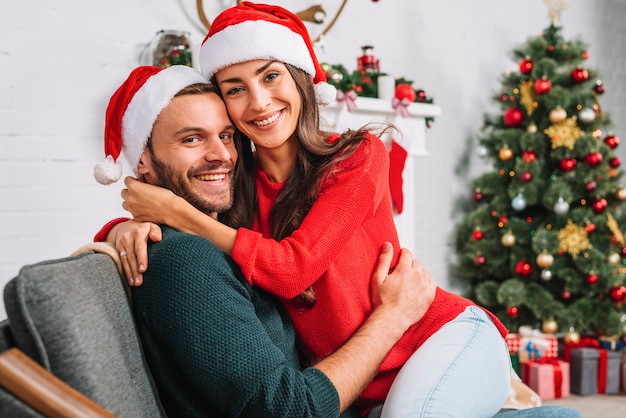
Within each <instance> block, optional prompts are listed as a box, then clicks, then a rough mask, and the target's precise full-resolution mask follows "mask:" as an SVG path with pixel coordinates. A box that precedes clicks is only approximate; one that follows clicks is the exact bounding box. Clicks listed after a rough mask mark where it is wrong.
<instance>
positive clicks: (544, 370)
mask: <svg viewBox="0 0 626 418" xmlns="http://www.w3.org/2000/svg"><path fill="white" fill-rule="evenodd" d="M520 369H522V370H523V371H524V372H523V375H524V376H523V377H522V379H523V381H524V383H526V384H527V385H528V386H529V387H530V388H531V389H532V390H534V391H535V392H537V394H538V395H539V397H540V398H541V399H542V400H549V399H556V398H565V397H568V396H569V395H570V364H569V363H568V362H566V361H563V360H560V359H557V358H552V357H544V358H541V359H539V360H530V361H527V362H526V363H524V365H520Z"/></svg>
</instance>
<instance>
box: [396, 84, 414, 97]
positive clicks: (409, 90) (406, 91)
mask: <svg viewBox="0 0 626 418" xmlns="http://www.w3.org/2000/svg"><path fill="white" fill-rule="evenodd" d="M416 97H417V94H416V93H415V90H413V87H411V86H410V85H409V84H406V83H400V84H398V85H397V86H396V99H398V100H404V99H407V100H408V101H409V102H414V101H415V98H416Z"/></svg>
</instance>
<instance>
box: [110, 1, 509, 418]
mask: <svg viewBox="0 0 626 418" xmlns="http://www.w3.org/2000/svg"><path fill="white" fill-rule="evenodd" d="M200 61H201V67H202V72H203V73H204V74H205V75H206V76H207V77H209V78H211V79H212V81H213V83H214V84H215V85H216V86H217V88H218V90H219V92H220V94H221V96H222V98H223V99H224V102H225V104H226V107H227V110H228V113H229V116H230V117H231V119H232V121H233V123H234V124H235V126H236V127H237V129H238V131H239V132H240V134H241V138H240V139H241V141H242V144H243V145H244V146H246V145H247V146H248V147H249V146H250V141H252V142H253V143H254V148H255V152H254V154H252V153H251V152H249V150H248V152H243V153H242V155H241V156H240V158H244V161H245V162H246V163H245V164H244V166H245V168H246V169H247V170H248V171H247V173H246V175H244V176H242V177H243V178H244V181H245V182H246V185H244V186H243V187H242V188H240V189H238V190H237V193H236V194H235V196H236V197H235V202H234V206H233V209H232V210H231V211H230V212H229V213H227V219H226V221H227V223H228V224H229V225H231V226H243V227H241V228H239V229H234V228H231V227H229V226H226V225H225V224H222V223H219V222H217V221H215V220H213V219H211V218H209V217H207V216H204V215H203V214H201V213H200V212H199V211H197V210H196V209H194V208H193V207H192V206H191V205H189V204H187V203H186V202H184V200H183V199H181V198H178V197H176V196H174V195H173V194H172V193H171V192H168V191H166V190H164V189H159V188H156V187H154V186H149V185H146V184H142V183H140V182H138V181H136V180H132V179H127V180H126V185H127V188H128V190H125V191H123V193H122V196H123V197H124V199H125V202H124V208H125V209H127V210H129V211H130V212H131V213H132V214H133V216H134V217H135V220H137V221H149V222H154V223H161V224H168V225H170V226H172V227H174V228H176V229H179V230H181V231H184V232H190V233H194V234H198V235H201V236H204V237H206V238H207V239H209V240H211V241H213V242H214V243H215V244H216V245H217V246H218V247H220V248H221V249H222V250H223V251H225V252H227V253H228V254H230V255H231V256H232V258H233V259H234V260H235V262H237V263H238V264H239V266H240V267H241V270H242V272H243V274H244V276H245V277H246V279H247V280H248V281H249V282H250V283H251V284H252V285H254V286H258V287H261V288H263V289H265V290H267V291H268V292H270V293H273V294H275V295H277V296H278V297H280V298H281V300H282V302H283V303H284V305H285V307H286V308H287V310H288V311H289V313H290V315H291V318H292V319H293V322H294V324H295V326H296V331H297V333H298V336H299V338H300V342H301V351H302V353H303V355H304V356H305V357H306V358H308V359H309V360H310V362H312V363H314V362H315V361H317V360H318V359H320V358H324V357H326V356H327V355H328V354H329V353H331V352H333V351H334V350H336V349H337V348H338V347H339V346H341V344H342V343H343V342H344V341H345V340H347V338H348V337H349V336H350V335H351V334H352V333H353V332H354V330H356V329H357V328H358V327H359V325H360V324H361V323H362V322H363V321H364V319H365V318H366V317H367V315H368V314H369V313H370V311H371V307H372V304H371V301H370V296H369V295H370V292H369V283H368V282H365V281H363V280H362V278H364V277H370V276H371V272H372V270H373V268H374V265H375V262H376V256H377V254H378V248H379V246H380V244H381V243H382V242H384V241H390V242H392V244H393V245H394V248H395V250H396V251H395V253H397V252H398V250H399V242H398V237H397V233H396V230H395V225H394V221H393V215H392V213H393V212H392V206H391V197H390V194H389V189H388V177H387V176H388V170H389V161H388V154H387V151H386V149H385V147H384V145H383V144H382V142H381V141H380V139H379V138H377V137H376V136H374V135H372V134H371V133H369V132H368V131H367V130H365V129H360V130H357V131H349V132H346V133H344V134H342V135H328V134H326V133H324V132H321V131H320V129H319V111H318V104H319V102H320V98H321V97H322V96H323V94H322V95H320V94H319V93H320V92H323V90H324V86H325V85H326V83H325V76H324V72H323V71H322V69H321V67H320V66H319V63H318V61H317V58H316V57H315V54H314V52H313V48H312V45H311V41H310V39H309V37H308V34H307V32H306V27H305V26H304V24H303V23H302V22H301V21H300V20H299V19H298V18H297V17H296V16H295V15H293V14H292V13H290V12H288V11H287V10H285V9H283V8H281V7H279V6H271V5H262V4H255V3H249V2H242V3H240V4H239V5H237V6H235V7H233V8H230V9H228V10H226V11H224V12H223V13H222V14H220V15H219V16H218V17H216V19H215V20H214V22H213V24H212V26H211V29H210V31H209V34H208V35H207V37H206V39H205V41H204V43H203V45H202V48H201V53H200ZM326 86H327V85H326ZM325 99H328V96H327V97H326V98H325ZM325 99H324V98H322V100H321V101H324V100H325ZM240 190H252V192H251V193H247V194H246V193H244V194H240V193H239V191H240ZM222 220H224V219H222ZM142 228H146V229H147V228H148V227H146V226H145V225H143V226H142ZM149 228H153V227H151V226H150V227H149ZM131 229H132V228H131ZM132 230H133V231H135V232H127V233H126V235H124V234H121V235H120V232H119V231H111V234H109V236H110V238H109V239H110V240H113V239H114V237H115V236H122V238H118V239H117V240H116V241H117V243H116V247H117V248H118V249H119V250H120V251H125V252H128V254H129V255H131V256H130V257H127V259H130V262H132V263H136V262H135V261H134V260H135V258H134V254H135V250H136V249H135V245H138V248H139V253H140V255H139V260H142V261H140V264H143V266H144V267H145V266H146V260H145V255H143V254H144V253H145V248H141V244H142V243H143V242H145V239H146V234H144V235H143V238H141V239H139V240H134V239H129V237H133V236H137V235H134V234H137V232H136V230H135V229H132ZM107 232H108V229H107V230H104V231H102V233H101V234H100V236H102V235H104V234H106V233H107ZM124 237H125V238H124ZM157 239H158V237H157ZM130 241H133V242H132V244H131V243H129V242H130ZM141 257H144V258H143V259H142V258H141ZM135 266H136V264H135ZM126 268H127V270H128V269H129V266H128V265H127V266H126ZM136 272H137V269H136V267H134V268H133V276H131V277H136V275H135V274H134V273H136ZM366 272H367V274H365V273H366ZM505 334H506V330H505V329H504V327H503V326H502V324H501V323H500V322H499V321H498V320H497V319H496V318H495V317H494V316H493V315H492V314H491V313H489V312H486V311H485V310H483V309H481V308H479V307H476V306H475V305H474V304H473V303H472V302H471V301H469V300H467V299H464V298H461V297H459V296H457V295H454V294H451V293H448V292H446V291H444V290H443V289H437V294H436V297H435V301H434V302H433V304H432V305H431V308H430V309H429V311H428V312H427V313H426V315H425V316H424V318H423V319H422V320H420V321H419V322H418V323H416V324H415V325H414V326H413V327H411V328H410V329H409V330H408V331H407V332H406V334H405V335H404V337H403V339H402V340H400V342H399V343H398V344H396V346H395V347H394V348H393V349H392V351H391V352H390V353H389V355H388V356H387V358H386V359H385V361H384V362H383V364H382V365H381V367H380V369H379V373H378V375H377V377H376V378H375V379H374V381H372V383H371V384H370V385H369V386H367V387H366V388H365V389H364V391H363V392H362V395H361V398H360V401H359V402H360V405H361V406H362V407H363V410H364V412H367V411H369V410H370V409H371V408H372V407H375V406H377V405H380V404H381V403H382V402H383V401H385V404H384V407H383V412H382V413H383V416H385V415H386V416H393V417H396V416H401V414H406V411H411V412H412V413H413V414H415V415H428V416H492V415H494V414H495V413H496V412H497V411H498V410H499V409H500V407H501V406H502V405H503V404H504V401H505V399H506V397H507V394H508V389H509V383H510V379H511V376H510V363H509V356H508V351H507V350H506V345H505V342H504V338H503V336H504V335H505ZM394 380H395V383H394ZM392 383H393V387H392ZM476 399H480V402H476ZM402 416H406V415H402Z"/></svg>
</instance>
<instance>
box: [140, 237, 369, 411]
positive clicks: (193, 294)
mask: <svg viewBox="0 0 626 418" xmlns="http://www.w3.org/2000/svg"><path fill="white" fill-rule="evenodd" d="M132 297H133V305H134V310H135V316H136V319H137V326H138V328H139V333H140V335H141V339H142V342H143V346H144V350H145V353H146V356H147V359H148V363H149V366H150V370H151V371H152V374H153V376H154V378H155V381H156V384H157V387H158V389H159V395H160V398H161V401H162V402H163V405H164V407H165V409H166V411H167V413H168V415H169V416H175V417H178V416H193V417H207V416H211V417H222V416H223V417H226V416H248V417H323V418H328V417H335V416H337V415H338V411H339V398H338V395H337V392H336V390H335V388H334V387H333V385H332V383H331V382H330V381H329V380H328V378H327V377H326V376H325V375H324V374H323V373H322V372H320V371H319V370H317V369H313V368H308V369H304V370H302V369H301V368H300V365H299V360H298V355H297V352H296V348H295V335H294V330H293V326H292V324H291V322H290V320H289V318H288V316H287V314H286V313H285V312H284V310H283V309H282V307H280V305H279V303H278V302H277V301H276V300H275V299H274V298H273V297H272V296H270V295H268V294H267V293H264V292H263V291H260V290H257V289H253V288H251V287H250V286H249V285H248V284H247V283H246V281H245V280H244V279H243V278H242V277H241V273H240V272H239V268H238V267H237V266H236V264H234V262H233V261H232V260H231V259H230V257H228V256H227V255H226V254H225V253H223V252H222V251H220V250H219V249H218V248H217V247H215V246H214V245H213V244H212V243H210V242H209V241H207V240H205V239H203V238H201V237H198V236H195V235H189V234H183V233H180V232H177V231H175V230H173V229H171V228H168V227H163V240H162V241H161V242H159V243H155V244H152V245H151V246H150V248H149V268H148V271H147V272H146V273H145V274H144V284H143V285H142V286H140V287H136V288H133V289H132ZM129 390H132V388H129ZM344 415H345V416H348V415H350V416H358V414H357V413H356V411H349V414H348V413H346V414H344Z"/></svg>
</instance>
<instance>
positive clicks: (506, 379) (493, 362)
mask: <svg viewBox="0 0 626 418" xmlns="http://www.w3.org/2000/svg"><path fill="white" fill-rule="evenodd" d="M510 384H511V360H510V357H509V353H508V349H507V347H506V343H505V341H504V338H502V335H501V334H500V332H499V331H498V329H497V328H496V326H495V325H494V323H493V321H491V319H490V318H489V316H488V315H487V314H486V313H485V312H484V311H483V310H482V309H480V308H478V307H476V306H470V307H468V308H467V309H466V310H465V311H464V312H463V313H461V314H460V315H459V316H457V317H456V318H455V319H454V320H452V321H450V322H449V323H447V324H446V325H444V326H443V327H441V329H440V330H439V331H437V332H436V333H434V334H433V335H432V336H431V337H430V338H428V340H426V341H425V342H424V344H422V346H420V347H419V349H418V350H417V351H416V352H415V353H414V354H413V355H412V356H411V358H409V360H408V361H407V362H406V363H405V365H404V366H403V367H402V369H401V370H400V373H398V376H397V377H396V379H395V380H394V382H393V385H392V386H391V390H390V391H389V394H388V395H387V398H386V399H385V403H384V405H382V411H381V412H380V413H381V414H380V416H381V417H382V418H400V417H436V418H445V417H453V418H462V417H476V418H478V417H486V418H487V417H492V416H494V415H495V414H496V413H498V411H499V410H500V409H501V408H502V405H504V402H505V401H506V399H507V396H508V393H509V386H510ZM377 409H378V410H380V407H379V408H377ZM377 413H378V411H376V410H375V411H372V414H371V415H370V416H377Z"/></svg>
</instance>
